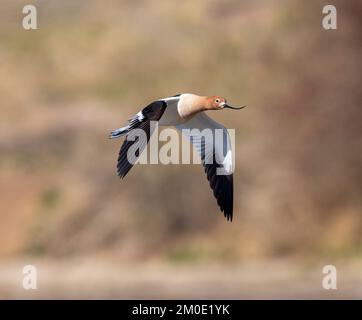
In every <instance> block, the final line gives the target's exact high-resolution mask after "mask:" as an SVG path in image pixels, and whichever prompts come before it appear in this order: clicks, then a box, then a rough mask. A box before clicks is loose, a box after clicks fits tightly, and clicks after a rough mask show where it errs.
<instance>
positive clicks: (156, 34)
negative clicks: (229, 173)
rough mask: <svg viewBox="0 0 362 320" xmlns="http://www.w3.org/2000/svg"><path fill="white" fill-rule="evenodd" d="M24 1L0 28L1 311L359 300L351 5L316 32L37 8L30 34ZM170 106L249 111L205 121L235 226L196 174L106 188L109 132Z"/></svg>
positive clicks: (360, 158) (220, 5) (280, 21)
mask: <svg viewBox="0 0 362 320" xmlns="http://www.w3.org/2000/svg"><path fill="white" fill-rule="evenodd" d="M25 4H29V1H10V0H6V1H3V2H2V3H1V13H0V39H1V41H0V61H1V63H0V96H1V117H0V152H1V153H0V155H1V157H0V217H1V224H0V298H19V297H22V298H54V297H58V298H59V297H60V298H134V297H136V298H144V297H148V298H187V297H188V298H208V297H211V298H255V297H258V298H280V297H282V298H283V297H284V298H289V297H297V298H299V297H300V298H303V297H309V298H320V297H323V298H330V297H332V298H334V297H342V298H344V297H352V298H361V297H362V272H361V267H362V259H361V258H362V219H361V214H362V152H361V146H362V126H361V119H362V109H361V101H362V91H361V74H362V68H361V43H362V42H361V40H362V39H361V30H362V28H361V27H362V26H361V24H362V22H361V21H362V5H361V2H360V1H357V0H355V1H333V4H334V5H336V7H337V11H338V29H337V30H329V31H326V30H324V29H323V28H322V24H321V21H322V17H323V16H322V7H323V5H326V4H329V2H325V1H313V3H312V2H308V3H307V2H303V1H286V0H285V1H284V0H276V1H236V0H227V1H216V0H211V1H191V0H187V1H178V2H176V1H80V0H77V1H74V0H72V1H70V0H69V1H55V0H47V1H36V0H34V1H32V4H34V5H36V6H37V8H38V28H39V29H38V30H36V31H25V30H23V29H22V24H21V21H22V18H23V14H22V8H23V6H24V5H25ZM182 92H193V93H197V94H204V95H214V94H217V95H221V96H225V97H227V98H228V101H230V102H231V103H233V104H235V105H243V104H247V105H248V106H249V108H247V109H244V110H243V111H240V112H233V111H223V112H213V113H212V114H211V116H212V117H213V118H214V119H215V120H217V121H220V122H221V123H223V124H225V125H226V126H227V127H229V128H235V129H236V160H237V163H236V173H235V178H234V181H235V206H234V221H233V223H231V224H230V223H228V222H226V220H225V219H224V217H223V215H222V214H221V213H220V212H219V210H218V208H217V205H216V202H215V200H214V198H213V197H212V192H211V190H210V189H209V187H208V182H207V180H206V178H205V177H204V172H203V169H202V168H201V167H199V166H196V165H191V166H185V165H179V166H176V165H173V166H161V165H159V166H155V165H149V166H142V167H141V166H138V167H135V168H134V169H133V170H132V171H131V173H130V174H129V175H128V176H127V178H126V179H125V180H123V181H120V180H119V179H118V178H117V176H116V174H115V164H116V158H117V153H118V150H119V145H120V142H121V141H119V140H118V141H109V140H108V139H107V135H108V132H109V131H110V130H111V129H114V128H117V127H118V126H120V125H122V124H123V123H124V122H125V120H126V119H128V118H129V117H130V116H131V115H133V114H134V113H135V112H138V110H139V109H140V108H141V107H142V106H144V105H145V104H146V103H148V102H149V101H152V100H154V99H157V98H160V97H164V96H169V95H173V94H177V93H182ZM25 264H34V265H36V266H37V267H38V269H39V271H38V273H39V274H38V277H39V289H38V290H36V291H25V290H23V289H22V287H21V281H22V274H21V272H22V267H23V265H25ZM326 264H334V265H335V266H336V267H337V270H338V279H339V288H338V290H337V291H333V292H331V291H325V290H322V289H321V279H322V273H321V272H322V267H323V265H326Z"/></svg>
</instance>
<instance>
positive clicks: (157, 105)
mask: <svg viewBox="0 0 362 320" xmlns="http://www.w3.org/2000/svg"><path fill="white" fill-rule="evenodd" d="M166 106H167V105H166V102H164V101H155V102H152V103H151V104H149V105H148V106H147V107H145V108H144V109H143V110H142V111H140V112H139V113H138V114H136V115H135V116H134V117H133V118H131V119H130V120H129V121H130V124H129V125H128V126H126V127H123V128H120V130H121V131H122V132H127V135H126V139H125V140H124V142H123V144H122V147H121V149H120V151H119V155H118V161H117V174H118V175H119V176H120V177H121V178H124V177H125V176H126V174H127V173H128V172H129V171H130V170H131V169H132V167H133V164H134V163H135V161H136V160H137V159H138V158H139V156H140V154H141V153H142V151H143V150H144V149H145V147H146V146H147V143H148V141H149V140H150V137H151V135H152V133H153V131H152V128H151V125H150V122H151V121H158V120H159V119H160V118H161V116H162V115H163V113H164V111H165V109H166ZM134 129H142V130H143V131H144V132H145V134H146V139H145V140H144V141H138V140H137V139H128V138H129V136H130V135H131V134H132V130H134ZM115 134H117V131H115ZM132 140H134V141H132ZM135 143H139V146H138V148H137V150H136V153H135V156H136V159H132V161H131V162H130V161H129V159H128V156H127V154H128V150H129V149H130V148H131V147H132V146H133V145H134V144H135Z"/></svg>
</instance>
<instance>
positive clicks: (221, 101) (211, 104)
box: [206, 96, 226, 110]
mask: <svg viewBox="0 0 362 320" xmlns="http://www.w3.org/2000/svg"><path fill="white" fill-rule="evenodd" d="M206 100H207V105H206V108H207V109H208V110H220V109H223V108H224V106H225V105H226V99H225V98H222V97H220V96H211V97H208V98H207V99H206Z"/></svg>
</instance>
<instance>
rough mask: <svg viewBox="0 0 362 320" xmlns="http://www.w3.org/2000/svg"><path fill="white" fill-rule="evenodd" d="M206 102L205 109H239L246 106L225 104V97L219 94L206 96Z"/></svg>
mask: <svg viewBox="0 0 362 320" xmlns="http://www.w3.org/2000/svg"><path fill="white" fill-rule="evenodd" d="M206 100H207V103H206V109H207V110H221V109H224V108H229V109H234V110H240V109H242V108H245V107H246V106H242V107H232V106H230V105H229V104H227V102H226V99H225V98H223V97H220V96H211V97H208V98H207V99H206Z"/></svg>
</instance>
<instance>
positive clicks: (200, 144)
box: [176, 112, 234, 221]
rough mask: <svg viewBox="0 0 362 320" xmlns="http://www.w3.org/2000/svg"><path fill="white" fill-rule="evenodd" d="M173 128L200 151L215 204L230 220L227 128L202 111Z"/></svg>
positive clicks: (230, 163)
mask: <svg viewBox="0 0 362 320" xmlns="http://www.w3.org/2000/svg"><path fill="white" fill-rule="evenodd" d="M176 127H177V129H179V130H180V131H181V132H182V134H183V135H184V136H185V137H186V138H188V139H189V140H190V142H191V143H192V144H193V145H194V147H195V148H196V150H197V151H198V153H199V154H200V157H201V161H202V165H203V166H204V169H205V173H206V176H207V179H208V180H209V184H210V187H211V189H212V190H213V193H214V196H215V198H216V200H217V204H218V205H219V207H220V210H221V211H222V212H224V216H225V217H226V219H227V220H230V221H232V219H233V201H234V199H233V196H234V195H233V192H234V191H233V174H232V173H233V168H234V166H233V156H232V150H231V140H230V136H229V133H228V131H227V129H226V128H225V127H223V126H222V125H221V124H219V123H217V122H216V121H214V120H212V119H211V118H209V117H208V116H207V115H206V114H205V113H204V112H201V113H199V114H197V115H196V116H194V117H193V118H192V119H191V120H189V121H187V122H185V123H183V124H181V125H177V126H176ZM205 129H206V130H205ZM216 129H219V130H216Z"/></svg>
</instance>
